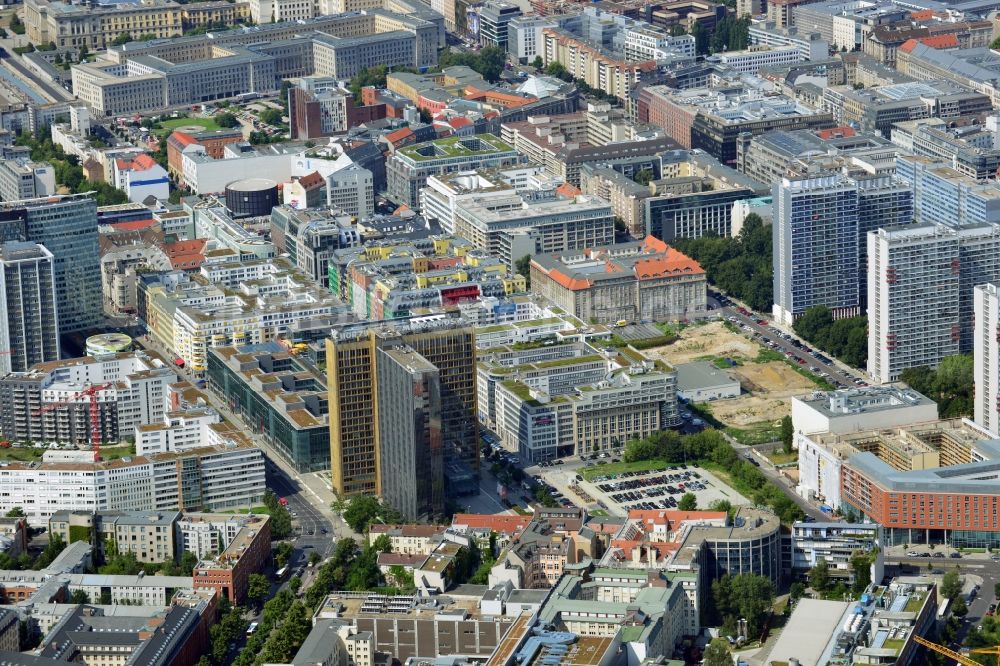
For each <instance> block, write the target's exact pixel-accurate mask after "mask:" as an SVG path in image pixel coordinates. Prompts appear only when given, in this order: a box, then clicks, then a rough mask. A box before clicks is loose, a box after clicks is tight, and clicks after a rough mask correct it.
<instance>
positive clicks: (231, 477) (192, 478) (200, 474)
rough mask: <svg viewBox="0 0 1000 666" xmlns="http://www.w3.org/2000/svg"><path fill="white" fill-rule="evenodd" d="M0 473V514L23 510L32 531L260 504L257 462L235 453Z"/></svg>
mask: <svg viewBox="0 0 1000 666" xmlns="http://www.w3.org/2000/svg"><path fill="white" fill-rule="evenodd" d="M77 453H79V454H80V455H74V454H73V453H68V452H57V451H54V452H47V453H46V454H45V456H44V457H43V458H42V462H31V463H10V464H8V465H6V466H4V467H2V468H0V486H2V487H3V490H2V491H0V510H3V511H4V512H7V511H10V510H11V509H12V508H14V507H15V506H19V507H23V508H24V510H25V512H26V513H27V515H28V521H29V522H30V523H31V524H32V525H37V526H45V525H47V523H48V520H49V518H50V517H51V516H52V514H53V513H55V512H57V511H61V510H72V511H105V510H111V511H165V510H169V509H198V508H205V509H209V510H213V511H215V510H220V509H235V508H240V507H242V508H244V509H245V508H249V507H250V506H254V505H256V504H259V503H260V502H261V500H262V499H263V496H264V454H263V453H262V452H261V450H260V449H257V448H253V447H247V446H240V447H231V448H220V449H212V448H202V449H194V450H191V451H186V452H183V453H162V454H156V455H150V456H135V457H132V458H128V459H122V460H112V461H105V462H93V455H92V454H89V453H88V452H85V451H80V452H77Z"/></svg>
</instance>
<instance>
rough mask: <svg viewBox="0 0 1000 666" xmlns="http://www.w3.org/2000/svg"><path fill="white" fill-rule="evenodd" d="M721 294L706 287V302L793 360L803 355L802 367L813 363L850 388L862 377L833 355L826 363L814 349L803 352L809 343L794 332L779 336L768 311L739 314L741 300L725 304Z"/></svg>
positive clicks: (835, 381) (832, 381) (726, 318)
mask: <svg viewBox="0 0 1000 666" xmlns="http://www.w3.org/2000/svg"><path fill="white" fill-rule="evenodd" d="M720 296H721V294H719V293H717V292H714V291H711V290H709V303H710V304H711V305H712V306H713V307H714V308H715V310H716V311H718V312H719V313H720V314H721V315H722V318H723V319H724V320H727V321H728V320H729V318H730V317H735V318H736V321H734V322H732V323H734V324H736V325H737V326H741V327H742V326H749V327H750V329H749V332H750V333H754V334H756V335H759V336H761V338H762V339H763V340H764V341H765V342H767V341H770V342H772V343H773V344H774V345H776V348H775V351H778V352H780V353H782V354H784V355H786V356H789V357H791V358H792V360H793V361H794V360H795V359H802V360H803V361H805V363H804V364H800V365H802V367H804V368H807V369H808V368H810V367H815V368H819V369H820V371H821V372H826V373H827V374H829V375H830V377H829V378H828V380H827V381H829V382H830V383H831V384H836V383H838V382H839V383H840V384H843V385H845V386H846V387H848V388H852V387H854V386H856V384H855V383H854V382H855V380H856V379H864V376H863V374H862V373H861V372H860V371H858V370H852V369H850V368H847V367H846V366H844V365H843V364H842V363H839V362H838V361H837V360H836V359H834V358H832V357H828V358H830V361H831V363H830V364H829V365H827V364H825V363H823V362H822V361H820V360H819V359H818V358H816V353H815V352H816V350H813V353H808V352H806V351H805V348H807V347H808V348H810V349H811V346H810V345H809V343H808V342H806V341H805V340H801V339H799V338H798V337H796V336H795V335H794V333H784V334H785V335H788V336H790V338H791V339H786V338H784V337H781V335H779V334H778V333H776V332H775V331H774V330H772V328H771V326H772V324H771V323H770V317H769V315H763V314H761V315H757V314H756V313H754V312H752V311H750V315H749V316H747V315H744V314H740V311H739V308H740V307H742V306H741V305H740V304H738V303H736V302H735V301H733V302H731V303H730V304H728V305H723V304H722V302H721V301H720V300H719V298H720ZM744 309H746V308H744ZM765 320H766V321H767V322H768V323H766V324H759V323H758V322H759V321H765ZM792 340H798V341H799V342H800V343H801V344H802V348H799V347H796V346H795V345H794V344H793V343H792ZM820 353H822V352H820Z"/></svg>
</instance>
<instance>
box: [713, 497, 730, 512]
mask: <svg viewBox="0 0 1000 666" xmlns="http://www.w3.org/2000/svg"><path fill="white" fill-rule="evenodd" d="M708 510H709V511H725V512H726V513H729V512H730V511H732V510H733V503H732V502H730V501H729V500H727V499H717V500H712V501H711V502H710V503H709V505H708Z"/></svg>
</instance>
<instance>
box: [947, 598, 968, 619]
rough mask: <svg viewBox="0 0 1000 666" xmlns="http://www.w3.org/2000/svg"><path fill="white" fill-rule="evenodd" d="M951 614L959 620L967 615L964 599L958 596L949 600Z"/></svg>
mask: <svg viewBox="0 0 1000 666" xmlns="http://www.w3.org/2000/svg"><path fill="white" fill-rule="evenodd" d="M951 614H952V615H954V616H955V617H959V618H962V617H965V616H966V615H968V614H969V606H968V605H967V604H966V603H965V597H963V596H962V595H958V596H957V597H955V598H954V599H952V600H951Z"/></svg>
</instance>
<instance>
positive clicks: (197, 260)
mask: <svg viewBox="0 0 1000 666" xmlns="http://www.w3.org/2000/svg"><path fill="white" fill-rule="evenodd" d="M207 243H208V241H207V240H206V239H204V238H196V239H194V240H183V241H177V242H176V243H164V245H163V252H164V253H165V254H166V255H167V258H168V259H170V265H171V266H172V267H173V268H174V269H175V270H182V271H196V270H198V269H199V268H201V264H202V263H203V262H204V261H205V246H206V244H207Z"/></svg>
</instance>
